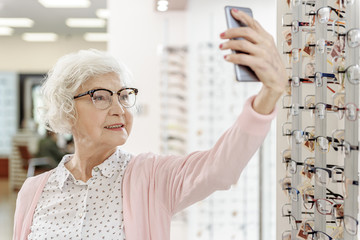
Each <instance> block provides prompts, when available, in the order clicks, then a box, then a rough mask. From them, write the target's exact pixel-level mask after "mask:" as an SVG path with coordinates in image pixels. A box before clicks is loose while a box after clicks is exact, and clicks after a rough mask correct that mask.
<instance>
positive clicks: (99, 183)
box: [28, 148, 131, 240]
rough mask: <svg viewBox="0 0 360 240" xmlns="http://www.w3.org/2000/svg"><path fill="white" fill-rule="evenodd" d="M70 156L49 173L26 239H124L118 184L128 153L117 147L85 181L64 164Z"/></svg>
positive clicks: (128, 158)
mask: <svg viewBox="0 0 360 240" xmlns="http://www.w3.org/2000/svg"><path fill="white" fill-rule="evenodd" d="M71 158H72V155H66V156H64V158H63V159H62V161H61V162H60V163H59V165H58V166H57V168H56V169H55V171H53V172H52V174H51V175H50V177H49V180H48V182H47V183H46V185H45V187H44V190H43V192H42V194H41V197H40V199H39V202H38V204H37V206H36V209H35V212H34V216H33V222H32V226H31V232H30V234H29V236H28V239H29V240H35V239H36V240H39V239H107V240H108V239H116V240H122V239H125V236H124V231H123V227H124V225H123V224H124V222H123V215H122V193H121V192H122V191H121V186H122V178H123V175H124V171H125V168H126V166H127V164H128V162H129V160H130V158H131V155H130V154H128V153H125V152H124V151H122V150H120V148H117V150H116V151H115V153H114V154H112V155H111V156H110V157H109V158H108V159H106V160H105V161H104V162H103V163H101V164H100V165H98V166H95V167H94V168H93V169H92V177H91V178H90V179H89V180H88V181H87V182H83V181H81V180H76V179H75V178H74V176H73V175H72V174H71V173H70V172H69V170H68V169H67V168H66V167H65V166H64V164H65V163H66V162H68V161H69V160H70V159H71Z"/></svg>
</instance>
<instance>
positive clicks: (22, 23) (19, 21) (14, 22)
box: [0, 18, 34, 28]
mask: <svg viewBox="0 0 360 240" xmlns="http://www.w3.org/2000/svg"><path fill="white" fill-rule="evenodd" d="M33 25H34V21H33V20H31V19H30V18H0V26H3V27H24V28H25V27H26V28H28V27H32V26H33Z"/></svg>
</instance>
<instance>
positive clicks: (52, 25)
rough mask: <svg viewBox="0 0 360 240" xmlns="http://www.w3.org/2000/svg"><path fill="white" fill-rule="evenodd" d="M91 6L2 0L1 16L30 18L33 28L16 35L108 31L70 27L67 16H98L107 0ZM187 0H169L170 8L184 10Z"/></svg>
mask: <svg viewBox="0 0 360 240" xmlns="http://www.w3.org/2000/svg"><path fill="white" fill-rule="evenodd" d="M90 1H91V6H90V7H89V8H78V9H68V8H63V9H56V8H45V7H43V6H42V5H41V4H40V3H39V2H38V1H37V0H0V18H8V17H11V18H24V17H25V18H30V19H32V20H33V21H34V26H33V27H32V28H14V34H13V35H14V36H19V35H21V34H22V33H24V32H55V33H57V34H59V35H61V36H69V37H70V36H76V35H83V34H84V33H85V32H106V27H104V28H70V27H68V26H66V24H65V20H66V19H67V18H97V16H96V10H97V9H100V8H106V2H107V1H106V0H90ZM119 1H123V0H119ZM186 2H187V0H169V10H170V11H171V10H184V9H185V8H186ZM155 6H156V0H154V9H155Z"/></svg>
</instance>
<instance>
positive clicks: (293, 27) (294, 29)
mask: <svg viewBox="0 0 360 240" xmlns="http://www.w3.org/2000/svg"><path fill="white" fill-rule="evenodd" d="M291 31H292V32H293V33H297V32H298V31H299V21H297V20H295V21H293V22H292V23H291Z"/></svg>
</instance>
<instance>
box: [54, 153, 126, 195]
mask: <svg viewBox="0 0 360 240" xmlns="http://www.w3.org/2000/svg"><path fill="white" fill-rule="evenodd" d="M72 157H73V154H67V155H65V156H64V157H63V158H62V160H61V162H60V163H59V165H58V166H57V167H56V169H55V173H54V174H55V179H56V181H57V182H58V187H59V188H60V189H61V190H62V189H63V186H64V184H65V182H66V180H67V179H68V178H72V179H73V181H76V179H75V178H74V176H73V175H72V174H71V172H70V171H69V170H68V169H67V168H66V167H65V164H66V163H67V162H68V161H70V160H71V159H72ZM130 159H131V154H129V153H127V152H125V151H124V150H122V149H121V148H120V147H117V149H116V150H115V152H114V153H113V154H111V156H110V157H108V158H107V159H105V161H104V162H102V163H101V164H99V165H97V166H95V167H93V169H92V176H94V175H97V174H101V175H102V176H104V177H107V178H111V177H112V176H114V174H115V172H116V171H118V170H119V171H121V170H123V169H125V167H126V165H127V163H128V162H129V161H130ZM78 182H81V181H78ZM82 184H86V183H82Z"/></svg>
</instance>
